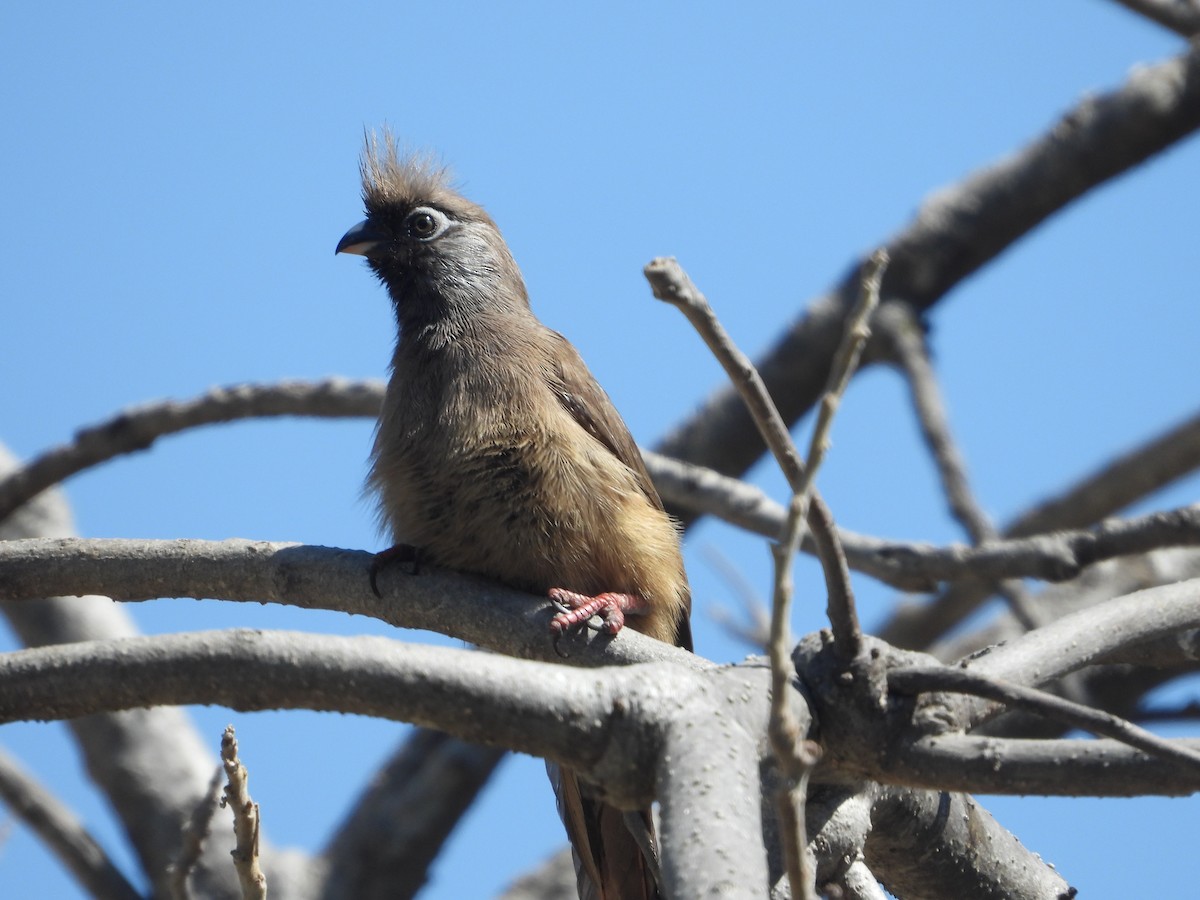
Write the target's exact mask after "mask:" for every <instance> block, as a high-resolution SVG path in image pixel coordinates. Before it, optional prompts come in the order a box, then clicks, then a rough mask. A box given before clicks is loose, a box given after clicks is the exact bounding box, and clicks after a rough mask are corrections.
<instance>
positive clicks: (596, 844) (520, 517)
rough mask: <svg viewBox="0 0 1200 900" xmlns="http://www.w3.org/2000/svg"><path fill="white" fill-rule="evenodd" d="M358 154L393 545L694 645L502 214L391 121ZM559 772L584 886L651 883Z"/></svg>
mask: <svg viewBox="0 0 1200 900" xmlns="http://www.w3.org/2000/svg"><path fill="white" fill-rule="evenodd" d="M361 169H362V183H363V202H364V205H365V207H366V214H367V218H366V219H365V220H364V221H363V222H361V223H359V224H358V225H356V226H354V227H353V228H352V229H350V231H348V232H346V234H345V236H344V237H343V238H342V239H341V241H340V242H339V243H338V245H337V251H338V252H347V253H356V254H359V255H362V256H365V257H366V259H367V262H368V263H369V264H370V267H371V269H372V271H373V272H374V273H375V275H376V276H377V277H378V278H379V280H380V281H381V282H382V283H383V285H384V286H385V287H386V288H387V292H388V295H389V296H390V297H391V300H392V305H393V308H394V310H395V314H396V320H397V324H398V327H399V337H398V340H397V343H396V350H395V353H394V355H393V357H392V375H391V380H390V381H389V383H388V388H387V395H386V398H385V400H384V405H383V410H382V413H381V415H380V420H379V427H378V431H377V432H376V437H375V446H374V451H373V457H372V459H373V464H372V468H371V474H370V479H369V483H370V486H371V487H372V488H373V489H374V491H375V492H376V493H377V495H378V497H379V501H380V510H381V516H382V518H383V519H384V521H385V522H386V524H387V525H389V526H390V528H391V532H392V537H393V540H394V541H395V543H396V544H397V546H405V547H414V548H416V549H417V550H418V551H419V553H420V558H421V559H423V560H428V561H429V562H431V563H433V564H435V565H439V566H444V567H446V568H450V569H456V570H459V571H463V572H472V573H475V574H478V575H482V576H485V577H489V578H494V579H496V580H498V581H501V582H503V583H505V584H508V585H511V586H513V587H516V588H520V589H523V590H527V591H530V592H533V593H541V594H547V595H548V596H550V597H551V598H552V599H553V600H554V601H555V602H556V603H558V604H559V605H560V607H561V608H563V609H564V610H565V611H563V612H559V613H558V614H557V615H556V616H554V618H553V619H552V621H551V629H552V631H553V632H554V634H555V635H556V636H557V635H560V634H561V633H562V632H563V631H565V630H566V629H568V628H572V627H576V626H579V625H580V624H581V623H583V622H585V621H586V620H587V619H588V618H590V617H591V616H592V615H597V614H598V615H600V617H601V619H602V622H603V626H604V627H605V629H606V630H608V631H609V632H612V633H615V632H617V631H619V630H620V628H621V627H622V625H623V624H625V623H628V625H629V627H631V628H633V629H635V630H637V631H640V632H643V633H645V634H647V635H650V636H651V637H654V638H657V639H659V640H662V641H667V642H669V643H673V644H676V645H679V646H683V647H687V648H688V649H691V630H690V626H689V622H688V615H689V611H690V606H691V601H690V593H689V589H688V583H687V577H686V575H685V573H684V569H683V560H682V556H681V554H680V548H679V533H678V529H677V527H676V525H675V523H674V522H673V521H672V520H671V519H670V517H669V516H668V515H667V514H666V512H664V510H663V506H662V501H661V500H660V499H659V496H658V493H657V492H656V491H655V489H654V486H653V484H652V483H651V481H650V476H649V474H648V473H647V471H646V467H645V464H644V463H643V462H642V458H641V455H640V453H639V452H638V449H637V446H636V444H635V443H634V441H633V438H632V437H631V436H630V434H629V429H628V428H627V427H626V426H625V423H624V422H623V421H622V419H621V417H620V415H619V414H618V413H617V411H616V409H615V408H614V407H613V404H612V401H611V400H609V398H608V395H607V394H605V392H604V391H603V389H601V387H600V386H599V385H598V384H597V383H596V380H595V378H593V377H592V374H591V373H590V372H589V371H588V369H587V367H586V366H585V365H584V363H583V360H582V359H581V358H580V356H579V354H578V352H577V351H576V350H575V348H574V347H573V346H571V344H570V343H569V342H568V341H567V340H566V338H564V337H563V336H562V335H560V334H558V333H557V332H555V331H552V330H551V329H549V328H547V327H546V326H545V325H543V324H542V323H541V322H540V321H538V319H537V318H536V317H535V316H534V314H533V312H532V310H531V309H530V306H529V299H528V296H527V294H526V290H525V283H524V280H523V279H522V277H521V273H520V270H519V269H518V268H517V265H516V263H515V262H514V261H513V257H512V254H511V253H510V252H509V249H508V246H507V244H506V243H505V242H504V238H503V237H502V236H501V234H500V231H499V229H498V228H497V227H496V224H495V223H494V222H493V221H492V219H491V217H490V216H489V215H488V214H487V213H486V212H485V211H484V210H483V209H482V208H481V207H479V206H478V205H476V204H475V203H472V202H471V201H470V200H468V199H466V198H465V197H463V196H461V195H460V194H459V193H457V192H456V191H455V190H454V189H453V188H452V187H451V186H450V184H449V183H448V180H447V177H446V174H445V172H444V170H442V169H440V168H439V167H437V166H435V165H433V164H431V163H430V162H429V161H428V160H427V159H424V158H422V157H420V156H415V155H410V154H405V153H402V152H400V151H399V150H398V149H397V145H396V142H395V141H394V139H393V138H392V137H391V135H390V134H386V133H385V134H384V135H382V136H381V137H369V138H368V141H367V147H366V150H365V151H364V153H363V160H362V166H361ZM552 774H553V773H552ZM560 775H561V778H560V779H559V783H558V785H557V786H558V788H559V805H560V810H561V812H562V813H563V819H564V822H565V823H566V825H567V831H568V836H569V837H570V839H571V843H572V846H573V848H574V850H575V852H576V859H577V863H578V865H577V868H578V870H579V872H580V879H579V883H580V894H581V896H593V897H601V898H605V900H616V898H627V897H629V898H635V897H655V896H658V892H657V887H656V884H655V881H654V879H653V877H651V870H652V865H651V864H648V862H647V860H646V859H645V858H644V856H643V853H642V852H641V851H640V850H639V849H638V845H637V843H636V841H635V840H634V839H633V836H632V835H631V834H630V831H629V828H628V827H627V824H628V820H627V819H626V817H625V816H623V814H622V813H621V812H620V811H619V810H615V809H613V808H612V807H609V806H607V805H605V804H604V803H602V802H600V801H599V800H596V799H594V798H592V797H590V796H588V793H587V790H586V788H584V789H581V786H580V785H579V783H578V780H577V779H576V778H575V777H574V776H573V775H572V774H571V773H570V772H567V771H563V772H561V773H560ZM640 818H641V821H642V822H643V823H644V824H645V825H646V827H647V828H649V825H650V820H649V812H648V811H643V812H641V813H640ZM649 833H652V829H651V830H650V832H649Z"/></svg>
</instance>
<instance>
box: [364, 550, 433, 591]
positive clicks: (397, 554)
mask: <svg viewBox="0 0 1200 900" xmlns="http://www.w3.org/2000/svg"><path fill="white" fill-rule="evenodd" d="M421 562H422V554H421V548H420V547H414V546H413V545H412V544H396V545H395V546H394V547H388V548H387V549H386V550H380V551H379V552H378V553H376V554H375V558H374V559H372V560H371V575H370V578H371V590H372V591H373V592H374V594H375V596H376V597H379V598H382V597H383V595H382V594H381V593H379V584H378V582H377V580H376V579H378V578H379V570H380V569H382V568H383V567H384V566H390V565H392V564H393V563H411V564H412V569H411V570H410V571H409V573H408V574H410V575H420V574H421Z"/></svg>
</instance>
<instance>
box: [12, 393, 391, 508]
mask: <svg viewBox="0 0 1200 900" xmlns="http://www.w3.org/2000/svg"><path fill="white" fill-rule="evenodd" d="M383 387H384V386H383V383H382V382H377V381H349V380H346V379H343V378H330V379H327V380H325V381H314V382H309V381H296V382H280V383H278V384H268V385H257V384H240V385H230V386H229V387H220V388H214V389H213V390H211V391H209V392H208V393H206V394H202V395H201V396H199V397H196V398H194V399H191V400H184V401H178V402H176V401H169V400H164V401H158V402H154V403H147V404H144V405H143V406H139V407H135V408H133V409H129V410H126V411H124V412H121V413H118V414H117V415H115V416H113V417H112V418H111V419H109V420H107V421H105V422H101V423H99V424H98V425H93V426H91V427H89V428H83V429H81V430H80V431H79V432H77V433H76V435H75V439H74V440H73V441H71V442H70V443H68V444H63V445H62V446H60V447H55V448H53V449H51V450H48V451H46V452H45V453H43V454H42V455H41V456H39V457H38V458H37V459H36V460H34V461H33V462H32V463H30V464H29V465H27V466H24V467H22V468H20V469H19V470H17V471H16V472H13V473H12V474H10V475H8V477H6V478H4V479H3V480H0V521H3V520H4V519H6V518H7V517H8V516H9V515H10V514H11V513H12V512H13V510H15V509H17V508H18V507H19V506H21V504H23V503H25V502H26V501H28V500H30V499H32V498H33V497H35V496H37V495H38V494H39V493H41V492H42V491H44V490H45V489H46V488H48V487H51V486H52V485H55V484H58V483H59V482H61V481H63V480H65V479H66V478H69V477H70V476H72V475H75V474H77V473H79V472H81V471H83V470H84V469H87V468H89V467H91V466H94V465H96V464H98V463H101V462H104V461H106V460H109V459H112V458H113V457H115V456H119V455H121V454H125V453H134V452H137V451H139V450H147V449H149V448H150V447H151V446H152V445H153V444H154V442H155V441H157V440H158V439H159V438H160V437H164V436H166V435H168V434H175V433H177V432H180V431H184V430H186V429H189V428H196V427H199V426H201V425H213V424H216V423H218V422H232V421H235V420H237V419H247V418H262V417H268V416H323V417H335V418H336V417H346V416H376V415H378V413H379V405H380V403H381V402H382V399H383Z"/></svg>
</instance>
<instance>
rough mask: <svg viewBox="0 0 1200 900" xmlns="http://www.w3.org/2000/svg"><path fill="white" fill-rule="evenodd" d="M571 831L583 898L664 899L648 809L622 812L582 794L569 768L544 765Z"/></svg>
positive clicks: (599, 899) (572, 847)
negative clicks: (660, 886)
mask: <svg viewBox="0 0 1200 900" xmlns="http://www.w3.org/2000/svg"><path fill="white" fill-rule="evenodd" d="M546 770H547V772H549V774H550V782H551V784H553V786H554V793H555V796H556V797H557V798H558V814H559V816H560V817H561V818H562V820H563V825H565V826H566V829H567V837H568V839H569V840H570V842H571V854H572V856H573V857H574V859H575V878H576V881H577V883H578V886H579V898H580V900H661V898H662V897H663V894H662V891H661V890H660V888H659V869H658V850H657V847H656V846H655V842H654V819H653V818H652V817H651V814H650V810H648V809H646V810H638V811H636V812H623V811H621V810H619V809H617V808H616V807H615V806H609V805H608V804H606V803H603V802H601V801H599V800H596V799H594V798H592V797H589V796H587V795H585V794H584V793H583V791H582V790H581V786H580V783H579V779H578V778H577V777H576V776H575V773H574V772H572V771H571V770H570V769H563V768H560V767H559V766H556V765H554V764H553V763H547V764H546Z"/></svg>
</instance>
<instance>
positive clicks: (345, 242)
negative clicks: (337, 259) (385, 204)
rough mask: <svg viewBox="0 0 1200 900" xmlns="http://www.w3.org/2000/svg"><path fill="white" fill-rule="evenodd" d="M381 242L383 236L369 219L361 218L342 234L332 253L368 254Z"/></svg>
mask: <svg viewBox="0 0 1200 900" xmlns="http://www.w3.org/2000/svg"><path fill="white" fill-rule="evenodd" d="M382 242H383V236H382V235H381V234H380V233H379V232H378V231H376V230H375V226H374V225H373V224H372V223H371V220H370V219H363V220H362V221H361V222H359V223H358V224H357V225H355V226H354V227H353V228H351V229H350V230H349V231H347V232H346V233H345V234H343V235H342V239H341V240H340V241H338V245H337V249H335V250H334V251H333V252H334V253H354V254H356V255H357V256H370V255H371V251H372V250H374V249H375V248H376V247H377V246H379V244H381V243H382Z"/></svg>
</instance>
